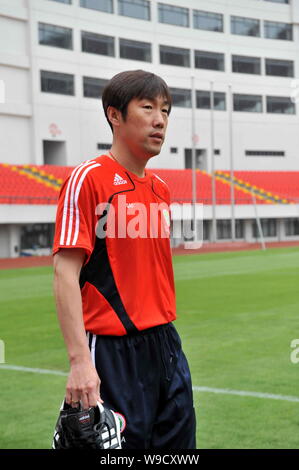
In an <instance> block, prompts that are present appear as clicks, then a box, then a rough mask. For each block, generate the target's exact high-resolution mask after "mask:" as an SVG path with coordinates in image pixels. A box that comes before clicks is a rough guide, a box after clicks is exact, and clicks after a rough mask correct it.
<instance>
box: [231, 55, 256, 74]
mask: <svg viewBox="0 0 299 470" xmlns="http://www.w3.org/2000/svg"><path fill="white" fill-rule="evenodd" d="M232 69H233V72H237V73H252V74H256V75H260V73H261V59H260V58H259V57H248V56H240V55H233V57H232Z"/></svg>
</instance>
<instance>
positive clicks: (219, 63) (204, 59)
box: [195, 51, 224, 71]
mask: <svg viewBox="0 0 299 470" xmlns="http://www.w3.org/2000/svg"><path fill="white" fill-rule="evenodd" d="M195 68H197V69H207V70H220V71H224V54H221V53H219V52H208V51H195Z"/></svg>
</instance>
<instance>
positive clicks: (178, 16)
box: [158, 3, 189, 28]
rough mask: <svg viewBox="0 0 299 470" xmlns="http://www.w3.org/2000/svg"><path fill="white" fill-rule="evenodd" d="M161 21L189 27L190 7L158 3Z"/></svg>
mask: <svg viewBox="0 0 299 470" xmlns="http://www.w3.org/2000/svg"><path fill="white" fill-rule="evenodd" d="M158 13H159V22H160V23H167V24H173V25H176V26H185V27H187V28H188V27H189V9H188V8H182V7H175V6H173V5H166V4H165V3H158Z"/></svg>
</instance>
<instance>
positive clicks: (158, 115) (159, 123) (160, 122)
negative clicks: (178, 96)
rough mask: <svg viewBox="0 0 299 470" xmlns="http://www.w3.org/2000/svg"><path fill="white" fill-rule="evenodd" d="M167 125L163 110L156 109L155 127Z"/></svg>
mask: <svg viewBox="0 0 299 470" xmlns="http://www.w3.org/2000/svg"><path fill="white" fill-rule="evenodd" d="M164 125H165V122H164V116H163V112H162V111H156V112H155V115H154V127H161V128H163V127H164Z"/></svg>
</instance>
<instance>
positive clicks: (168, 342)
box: [95, 323, 196, 449]
mask: <svg viewBox="0 0 299 470" xmlns="http://www.w3.org/2000/svg"><path fill="white" fill-rule="evenodd" d="M95 362H96V368H97V371H98V374H99V377H100V380H101V390H100V392H101V397H102V399H103V400H104V405H105V406H107V407H109V408H111V409H112V410H114V411H116V412H119V413H121V414H122V415H124V416H125V419H126V428H125V430H124V432H123V433H122V447H123V448H124V449H195V448H196V444H195V413H194V408H193V394H192V385H191V377H190V371H189V366H188V363H187V360H186V357H185V355H184V353H183V351H182V348H181V340H180V338H179V335H178V333H177V331H176V329H175V327H174V325H173V324H172V323H169V324H167V325H160V326H158V327H154V328H150V329H149V330H144V331H142V332H139V333H138V334H134V335H126V336H97V338H96V346H95Z"/></svg>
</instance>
